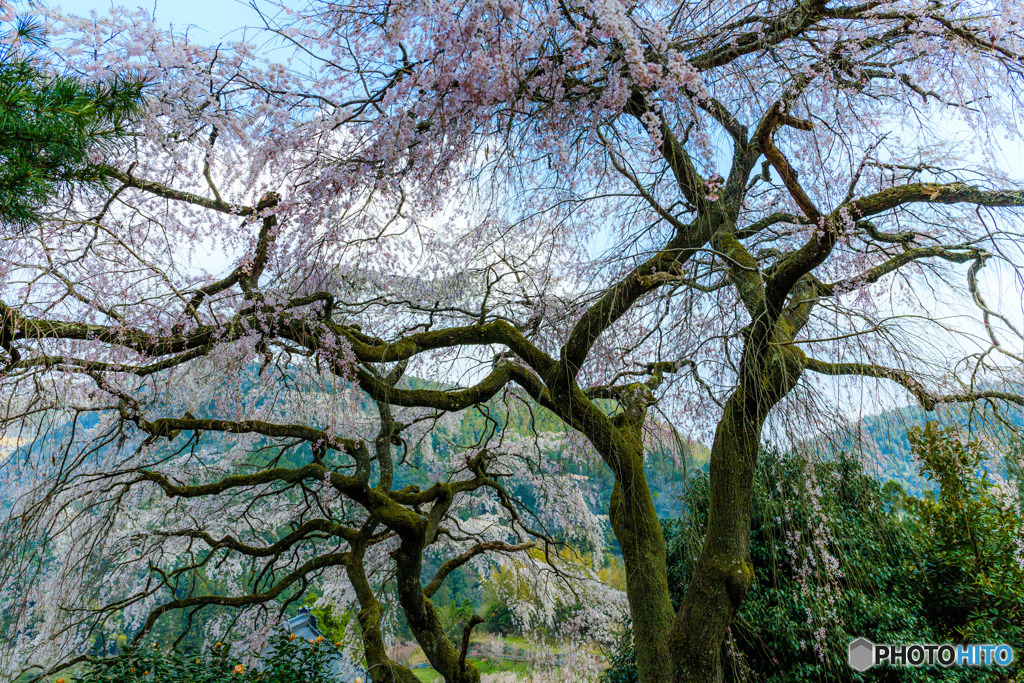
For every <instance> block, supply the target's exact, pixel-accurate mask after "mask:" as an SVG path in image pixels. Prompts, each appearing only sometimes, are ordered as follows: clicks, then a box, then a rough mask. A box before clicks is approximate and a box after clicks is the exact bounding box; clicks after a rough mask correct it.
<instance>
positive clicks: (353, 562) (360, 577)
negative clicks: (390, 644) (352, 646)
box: [345, 547, 419, 683]
mask: <svg viewBox="0 0 1024 683" xmlns="http://www.w3.org/2000/svg"><path fill="white" fill-rule="evenodd" d="M345 569H346V570H347V572H348V576H349V580H350V581H351V583H352V586H353V588H355V591H356V597H357V598H358V599H359V614H358V615H357V617H356V618H357V619H358V620H359V630H360V633H361V635H362V638H363V653H364V654H365V655H366V666H367V669H368V670H369V672H370V679H371V680H372V681H373V683H419V679H418V678H417V677H416V674H414V673H413V672H412V671H411V670H409V669H408V668H406V667H404V666H402V665H400V664H398V663H397V662H395V661H393V660H392V659H391V658H390V657H389V656H388V652H387V647H386V646H385V645H384V636H383V634H382V633H381V630H380V620H381V617H382V616H383V608H382V607H381V604H380V601H379V600H377V596H376V595H374V592H373V588H372V586H370V582H369V580H368V579H367V578H366V568H365V567H364V566H363V548H361V547H359V548H354V549H353V550H352V553H351V555H350V559H349V561H348V562H346V563H345Z"/></svg>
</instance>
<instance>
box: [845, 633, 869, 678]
mask: <svg viewBox="0 0 1024 683" xmlns="http://www.w3.org/2000/svg"><path fill="white" fill-rule="evenodd" d="M847 661H849V662H850V668H851V669H853V670H854V671H867V670H868V669H870V668H871V667H873V666H874V665H875V644H874V643H872V642H871V641H870V640H868V639H867V638H858V639H857V640H855V641H853V642H852V643H850V655H849V658H848V660H847Z"/></svg>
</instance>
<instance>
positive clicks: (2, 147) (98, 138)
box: [0, 2, 143, 229]
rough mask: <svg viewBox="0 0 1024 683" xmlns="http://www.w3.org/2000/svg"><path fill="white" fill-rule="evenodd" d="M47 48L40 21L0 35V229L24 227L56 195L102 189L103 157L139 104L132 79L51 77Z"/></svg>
mask: <svg viewBox="0 0 1024 683" xmlns="http://www.w3.org/2000/svg"><path fill="white" fill-rule="evenodd" d="M5 4H6V3H3V2H0V10H2V9H6V7H4V5H5ZM44 48H45V42H44V34H43V24H42V22H41V21H40V20H38V19H35V18H31V17H18V18H16V19H15V20H14V22H13V25H12V26H10V27H9V28H7V29H6V30H0V228H2V227H7V228H10V227H13V228H16V229H17V228H24V227H25V226H27V225H29V224H32V223H34V222H37V221H38V220H39V218H40V216H41V212H42V211H43V210H44V207H45V205H46V203H47V202H48V201H50V200H51V199H52V198H53V197H54V196H56V195H58V194H59V193H62V192H65V191H68V190H70V189H71V188H73V187H75V186H86V187H88V186H96V185H98V184H101V183H102V182H103V178H104V170H105V167H104V164H103V161H102V160H103V158H104V156H105V155H106V154H108V153H109V152H110V151H111V150H112V149H113V147H114V146H115V145H116V144H117V143H118V142H120V141H123V140H124V138H125V136H126V135H127V134H128V132H129V129H128V124H129V123H130V122H131V121H132V119H134V118H135V117H137V116H138V114H139V112H140V110H141V106H142V87H143V82H142V81H141V80H140V79H139V78H138V77H136V76H135V75H134V74H125V75H120V76H116V77H114V78H112V79H110V80H108V81H106V82H100V83H86V82H84V81H82V80H80V79H78V78H76V77H73V76H70V75H65V74H59V73H56V72H55V71H54V70H53V69H52V68H51V67H50V66H49V65H47V64H46V63H45V62H44V60H43V59H42V58H41V56H40V55H41V52H42V50H43V49H44Z"/></svg>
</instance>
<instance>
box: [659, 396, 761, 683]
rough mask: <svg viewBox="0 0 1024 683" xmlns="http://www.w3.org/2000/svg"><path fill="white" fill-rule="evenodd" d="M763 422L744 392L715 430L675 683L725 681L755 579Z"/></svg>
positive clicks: (674, 645)
mask: <svg viewBox="0 0 1024 683" xmlns="http://www.w3.org/2000/svg"><path fill="white" fill-rule="evenodd" d="M762 424H763V419H761V418H760V416H759V415H751V414H750V411H749V410H747V409H746V406H745V405H744V396H743V392H742V390H740V391H737V392H736V393H735V394H733V396H732V397H731V398H730V399H729V401H728V402H727V403H726V406H725V412H724V414H723V416H722V419H721V421H720V422H719V424H718V429H717V431H716V432H715V440H714V443H713V445H712V448H711V472H710V474H711V491H710V507H709V515H708V530H707V537H706V540H705V542H704V547H703V549H702V550H701V554H700V557H699V558H698V560H697V565H696V567H695V569H694V573H693V579H692V580H691V582H690V586H689V588H688V589H687V591H686V596H685V598H684V599H683V604H682V605H681V606H680V609H679V614H678V615H676V620H675V624H674V626H673V628H672V636H671V645H670V646H671V652H672V660H673V664H674V678H675V680H676V681H680V682H681V681H687V682H698V681H699V682H700V683H705V682H706V683H718V682H719V681H721V680H722V657H721V653H722V643H723V642H724V641H725V637H726V633H727V631H728V629H729V626H730V624H732V620H733V617H734V616H735V615H736V611H737V610H738V609H739V607H740V604H741V603H742V602H743V598H744V596H745V595H746V594H747V591H748V590H749V589H750V586H751V584H752V583H753V580H754V572H753V567H752V566H751V564H750V515H751V504H752V499H753V488H754V468H755V465H756V458H757V450H758V445H759V442H760V437H761V427H762Z"/></svg>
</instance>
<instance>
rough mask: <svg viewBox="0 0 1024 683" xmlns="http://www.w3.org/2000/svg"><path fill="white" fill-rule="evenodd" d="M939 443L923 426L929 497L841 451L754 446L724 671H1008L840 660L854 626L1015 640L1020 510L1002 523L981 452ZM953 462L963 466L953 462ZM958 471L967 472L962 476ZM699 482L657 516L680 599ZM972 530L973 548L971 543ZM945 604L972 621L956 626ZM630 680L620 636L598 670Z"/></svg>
mask: <svg viewBox="0 0 1024 683" xmlns="http://www.w3.org/2000/svg"><path fill="white" fill-rule="evenodd" d="M943 444H944V442H943V441H942V440H941V439H932V440H931V441H930V442H929V446H928V447H927V449H923V450H922V451H921V454H920V455H919V458H920V459H921V462H922V465H921V467H922V472H923V474H924V475H925V476H932V477H933V478H941V479H942V480H943V481H946V482H947V483H946V487H947V489H949V491H950V496H948V500H949V501H950V503H949V505H948V506H945V507H944V504H943V500H945V499H946V497H944V495H943V494H942V493H941V488H942V484H941V482H940V496H939V498H938V499H937V500H936V501H920V500H917V499H914V498H908V497H906V496H905V495H904V493H903V491H902V489H901V487H900V486H899V485H898V484H896V483H895V482H887V483H886V484H884V485H883V484H880V483H879V482H878V481H877V480H875V479H874V478H872V477H870V476H868V475H866V474H865V473H864V471H863V469H862V468H861V466H860V465H859V464H858V463H857V462H855V461H853V460H851V459H849V458H847V457H840V458H838V459H837V460H835V461H832V462H828V463H824V464H819V465H816V466H813V467H811V466H809V465H808V464H807V463H806V462H804V461H803V460H802V459H800V458H799V457H795V456H793V455H790V454H787V455H779V454H777V453H773V452H770V451H763V452H762V453H761V455H760V457H759V464H758V469H757V473H756V478H755V501H754V510H753V519H752V529H751V560H752V563H753V565H754V570H755V583H754V586H753V587H752V588H751V590H750V592H749V593H748V595H747V597H746V600H745V602H744V603H743V606H742V607H741V609H740V612H739V615H738V617H737V619H736V620H735V622H734V624H733V628H732V630H731V636H730V638H729V641H728V642H727V644H726V646H725V649H724V652H723V656H724V661H725V662H726V679H727V680H729V681H766V682H770V683H783V682H787V683H788V682H791V681H808V682H809V681H861V680H872V681H892V682H896V681H908V682H909V681H933V680H935V681H986V680H992V681H997V680H1010V679H1006V678H1005V677H1004V678H1000V676H1001V675H1002V676H1005V675H1006V674H1007V673H1010V674H1011V675H1016V673H1017V671H1018V669H1019V667H1015V668H1014V669H1013V670H1012V672H1007V671H1006V670H981V669H960V668H955V667H954V668H950V669H942V668H939V667H922V668H911V667H907V668H898V667H883V668H879V669H873V670H871V671H870V672H868V674H869V675H861V674H857V673H856V672H854V671H853V670H852V669H850V668H849V667H848V666H847V664H846V655H847V647H848V644H849V642H850V641H851V640H853V639H855V638H857V637H860V636H864V637H866V638H868V639H869V640H872V641H874V642H878V643H914V642H950V641H951V640H952V641H955V642H1008V643H1011V644H1018V643H1020V642H1022V639H1021V632H1020V630H1019V628H1020V626H1019V624H1021V623H1022V619H1021V614H1022V613H1021V612H1020V611H1019V609H1020V604H1021V603H1020V601H1019V597H1020V591H1022V590H1024V582H1022V580H1021V576H1020V573H1019V571H1020V567H1019V565H1018V564H1017V563H1016V562H1015V561H1013V558H1012V550H1013V548H1014V547H1016V546H1014V545H1013V543H1012V542H1011V541H1012V536H1011V534H1012V533H1020V527H1019V524H1020V522H1019V520H1017V521H1016V523H1017V525H1018V526H1017V527H1014V528H1011V527H1012V525H1011V524H1010V520H1009V518H1008V517H1007V516H1005V515H1002V516H1000V514H997V513H996V509H995V507H993V506H994V505H995V502H994V500H995V499H994V498H993V496H992V495H991V486H990V485H988V484H985V483H982V482H986V481H987V480H985V479H984V477H980V478H979V477H978V476H977V475H975V474H973V468H974V466H975V465H976V464H977V461H976V460H973V459H971V458H973V457H974V456H973V455H969V454H967V453H965V452H964V451H965V450H969V449H967V448H966V447H964V448H962V449H960V450H959V451H958V450H957V449H956V448H955V447H954V446H953V445H952V444H951V443H948V442H946V443H945V444H944V445H943ZM943 449H945V450H943ZM925 450H927V451H928V453H925ZM972 463H973V464H972ZM951 469H952V470H955V471H957V472H959V475H957V476H950V473H949V471H950V470H951ZM939 472H943V473H944V474H938V473H939ZM967 472H970V473H971V475H970V476H971V477H975V479H974V480H971V479H970V477H968V478H967V479H968V483H966V484H965V483H963V477H964V476H966V473H967ZM929 473H932V474H931V475H929ZM958 477H959V478H958ZM972 482H973V483H972ZM708 485H709V482H708V478H707V475H706V474H701V475H699V476H697V477H696V478H694V480H693V481H692V483H691V485H690V487H689V489H688V491H687V494H686V496H685V500H684V504H685V508H684V509H685V513H684V515H683V516H682V517H680V518H679V519H674V520H665V521H663V526H664V529H665V538H666V544H667V551H668V571H669V585H670V586H671V587H672V590H673V600H674V602H675V603H676V606H677V607H678V605H679V602H680V601H681V600H682V597H683V595H684V594H685V591H686V587H687V585H688V584H689V581H690V577H691V576H692V572H693V569H694V563H695V561H696V558H697V555H698V553H699V551H700V546H701V543H702V542H703V534H704V529H705V528H706V525H707V513H708V502H707V501H708ZM954 492H956V493H955V494H954ZM954 500H956V501H959V505H960V507H956V505H957V504H956V503H953V502H952V501H954ZM975 508H976V512H973V513H970V514H968V515H967V517H966V518H964V517H963V515H964V514H965V513H964V511H965V510H967V509H975ZM954 511H955V512H956V514H960V515H961V518H962V519H961V521H960V522H958V521H957V520H956V519H954V517H955V514H954ZM964 519H966V520H967V521H963V520H964ZM958 524H959V525H960V526H958ZM968 524H969V525H971V526H970V529H971V532H970V533H967V532H966V526H965V525H968ZM940 526H941V527H943V529H942V530H941V531H940V529H939V527H940ZM972 534H973V537H974V538H976V539H977V540H978V543H979V547H980V548H981V549H982V555H981V558H982V560H981V561H980V562H979V561H978V559H977V558H976V557H974V556H973V554H972V552H968V549H970V548H971V547H972V546H971V545H970V541H968V540H967V539H969V538H971V537H972ZM1015 577H1016V578H1015ZM943 596H945V599H942V598H943ZM1014 601H1016V602H1014ZM953 604H956V605H966V608H965V609H964V610H963V611H962V614H959V615H958V614H955V613H954V612H946V611H944V609H945V607H949V606H951V605H953ZM993 610H995V611H994V612H993ZM954 617H955V618H958V619H961V621H962V623H964V624H967V625H968V626H969V628H965V627H963V626H961V627H959V628H958V627H956V624H957V623H958V622H957V621H956V620H955V619H954ZM982 623H983V624H984V626H985V627H984V628H983V627H982V625H981V624H982ZM986 629H987V630H986ZM1015 629H1016V630H1015ZM635 680H636V673H635V662H634V658H633V655H632V643H631V642H629V639H628V638H627V639H626V640H625V641H624V642H623V643H621V644H620V647H619V649H618V651H617V652H616V653H615V654H614V655H613V656H612V658H611V667H610V668H609V669H608V670H607V671H606V672H605V674H604V676H603V681H604V682H605V683H626V682H627V681H635Z"/></svg>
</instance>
